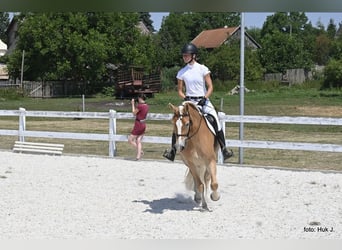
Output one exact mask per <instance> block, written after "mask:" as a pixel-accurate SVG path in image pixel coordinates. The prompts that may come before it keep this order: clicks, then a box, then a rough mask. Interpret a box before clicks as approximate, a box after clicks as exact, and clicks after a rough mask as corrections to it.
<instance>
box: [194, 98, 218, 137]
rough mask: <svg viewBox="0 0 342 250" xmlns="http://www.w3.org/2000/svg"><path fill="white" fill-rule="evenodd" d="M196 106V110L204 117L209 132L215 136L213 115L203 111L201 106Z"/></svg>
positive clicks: (215, 127) (215, 128) (215, 126)
mask: <svg viewBox="0 0 342 250" xmlns="http://www.w3.org/2000/svg"><path fill="white" fill-rule="evenodd" d="M196 107H197V109H198V112H199V113H200V114H201V115H202V116H203V118H204V120H205V122H206V123H207V125H208V128H209V129H210V131H211V133H213V135H215V136H216V131H217V124H216V120H215V117H214V116H212V115H211V114H206V113H203V111H202V107H201V106H198V105H196Z"/></svg>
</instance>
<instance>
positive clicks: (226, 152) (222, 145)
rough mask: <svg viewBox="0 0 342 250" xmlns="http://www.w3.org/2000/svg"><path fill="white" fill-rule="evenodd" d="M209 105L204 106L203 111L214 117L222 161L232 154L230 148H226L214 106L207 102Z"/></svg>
mask: <svg viewBox="0 0 342 250" xmlns="http://www.w3.org/2000/svg"><path fill="white" fill-rule="evenodd" d="M209 105H211V106H208V108H206V109H205V110H204V111H205V112H207V114H209V115H211V116H212V117H214V119H213V120H214V124H213V125H214V129H215V132H216V140H217V141H218V143H219V145H220V148H221V151H222V154H223V161H226V160H228V159H229V158H230V157H232V156H233V155H234V153H233V151H232V150H227V148H226V139H225V137H224V133H223V130H222V127H221V124H220V123H219V120H218V115H217V112H216V110H215V109H214V107H213V106H212V104H209Z"/></svg>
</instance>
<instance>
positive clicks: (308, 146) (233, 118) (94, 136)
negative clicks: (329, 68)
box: [0, 108, 342, 162]
mask: <svg viewBox="0 0 342 250" xmlns="http://www.w3.org/2000/svg"><path fill="white" fill-rule="evenodd" d="M1 116H18V117H19V128H18V130H6V129H0V135H8V136H18V138H17V139H18V140H19V141H25V137H40V138H59V139H78V140H99V141H108V143H109V148H108V151H109V156H110V157H114V156H115V154H116V145H115V142H117V141H127V135H120V134H117V133H116V120H117V119H133V118H134V116H133V115H132V113H125V112H116V111H114V110H110V111H109V112H63V111H27V110H25V109H24V108H20V109H19V110H0V117H1ZM26 117H49V118H84V119H108V121H109V123H108V133H107V134H100V133H74V132H53V131H30V130H26ZM171 118H172V114H157V113H149V114H148V116H147V119H148V120H170V119H171ZM219 118H220V121H221V123H222V127H223V128H225V127H226V126H225V123H226V122H228V123H232V122H234V123H264V124H297V125H298V124H299V125H320V126H342V118H329V117H324V118H323V117H287V116H282V117H281V116H279V117H276V116H247V115H246V116H239V115H225V114H224V113H222V112H219ZM341 137H342V135H341ZM143 141H144V142H149V143H160V144H169V143H170V141H171V139H170V137H160V136H145V137H144V139H143ZM226 143H227V145H228V146H230V147H239V148H263V149H286V150H304V151H325V152H339V153H341V152H342V145H338V144H321V143H301V142H283V141H255V140H226ZM219 162H222V157H220V156H219Z"/></svg>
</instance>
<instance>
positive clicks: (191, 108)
mask: <svg viewBox="0 0 342 250" xmlns="http://www.w3.org/2000/svg"><path fill="white" fill-rule="evenodd" d="M169 107H170V108H171V109H172V110H173V113H174V114H173V117H172V123H173V126H174V127H173V129H174V133H175V135H176V145H175V146H176V148H177V150H178V152H179V155H180V157H181V159H182V161H183V162H184V164H185V165H186V166H187V167H188V169H187V175H186V177H185V181H184V182H185V186H186V188H187V189H189V190H192V191H194V192H195V196H194V200H195V202H196V203H197V204H198V205H199V206H201V207H202V209H203V210H204V211H205V210H207V211H211V210H210V209H209V208H208V205H207V202H206V199H205V193H206V192H207V189H208V186H209V184H210V188H211V191H212V192H211V194H210V198H211V199H212V200H213V201H217V200H219V199H220V194H219V192H218V182H217V178H216V173H217V169H216V162H217V152H218V150H219V145H218V143H217V141H216V140H215V135H214V134H213V133H212V132H211V130H210V129H209V127H208V125H207V123H206V121H205V118H204V116H203V114H202V113H201V111H200V110H199V108H198V107H197V105H195V104H194V103H192V102H190V101H185V102H183V103H182V105H180V106H178V107H176V106H174V105H173V104H171V103H169Z"/></svg>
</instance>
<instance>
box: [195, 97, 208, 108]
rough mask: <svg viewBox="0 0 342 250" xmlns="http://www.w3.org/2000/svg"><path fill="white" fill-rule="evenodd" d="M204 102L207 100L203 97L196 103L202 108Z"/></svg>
mask: <svg viewBox="0 0 342 250" xmlns="http://www.w3.org/2000/svg"><path fill="white" fill-rule="evenodd" d="M206 101H207V98H205V97H203V98H202V99H201V100H199V102H198V103H197V105H199V106H202V107H203V106H204V105H205V103H206Z"/></svg>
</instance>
